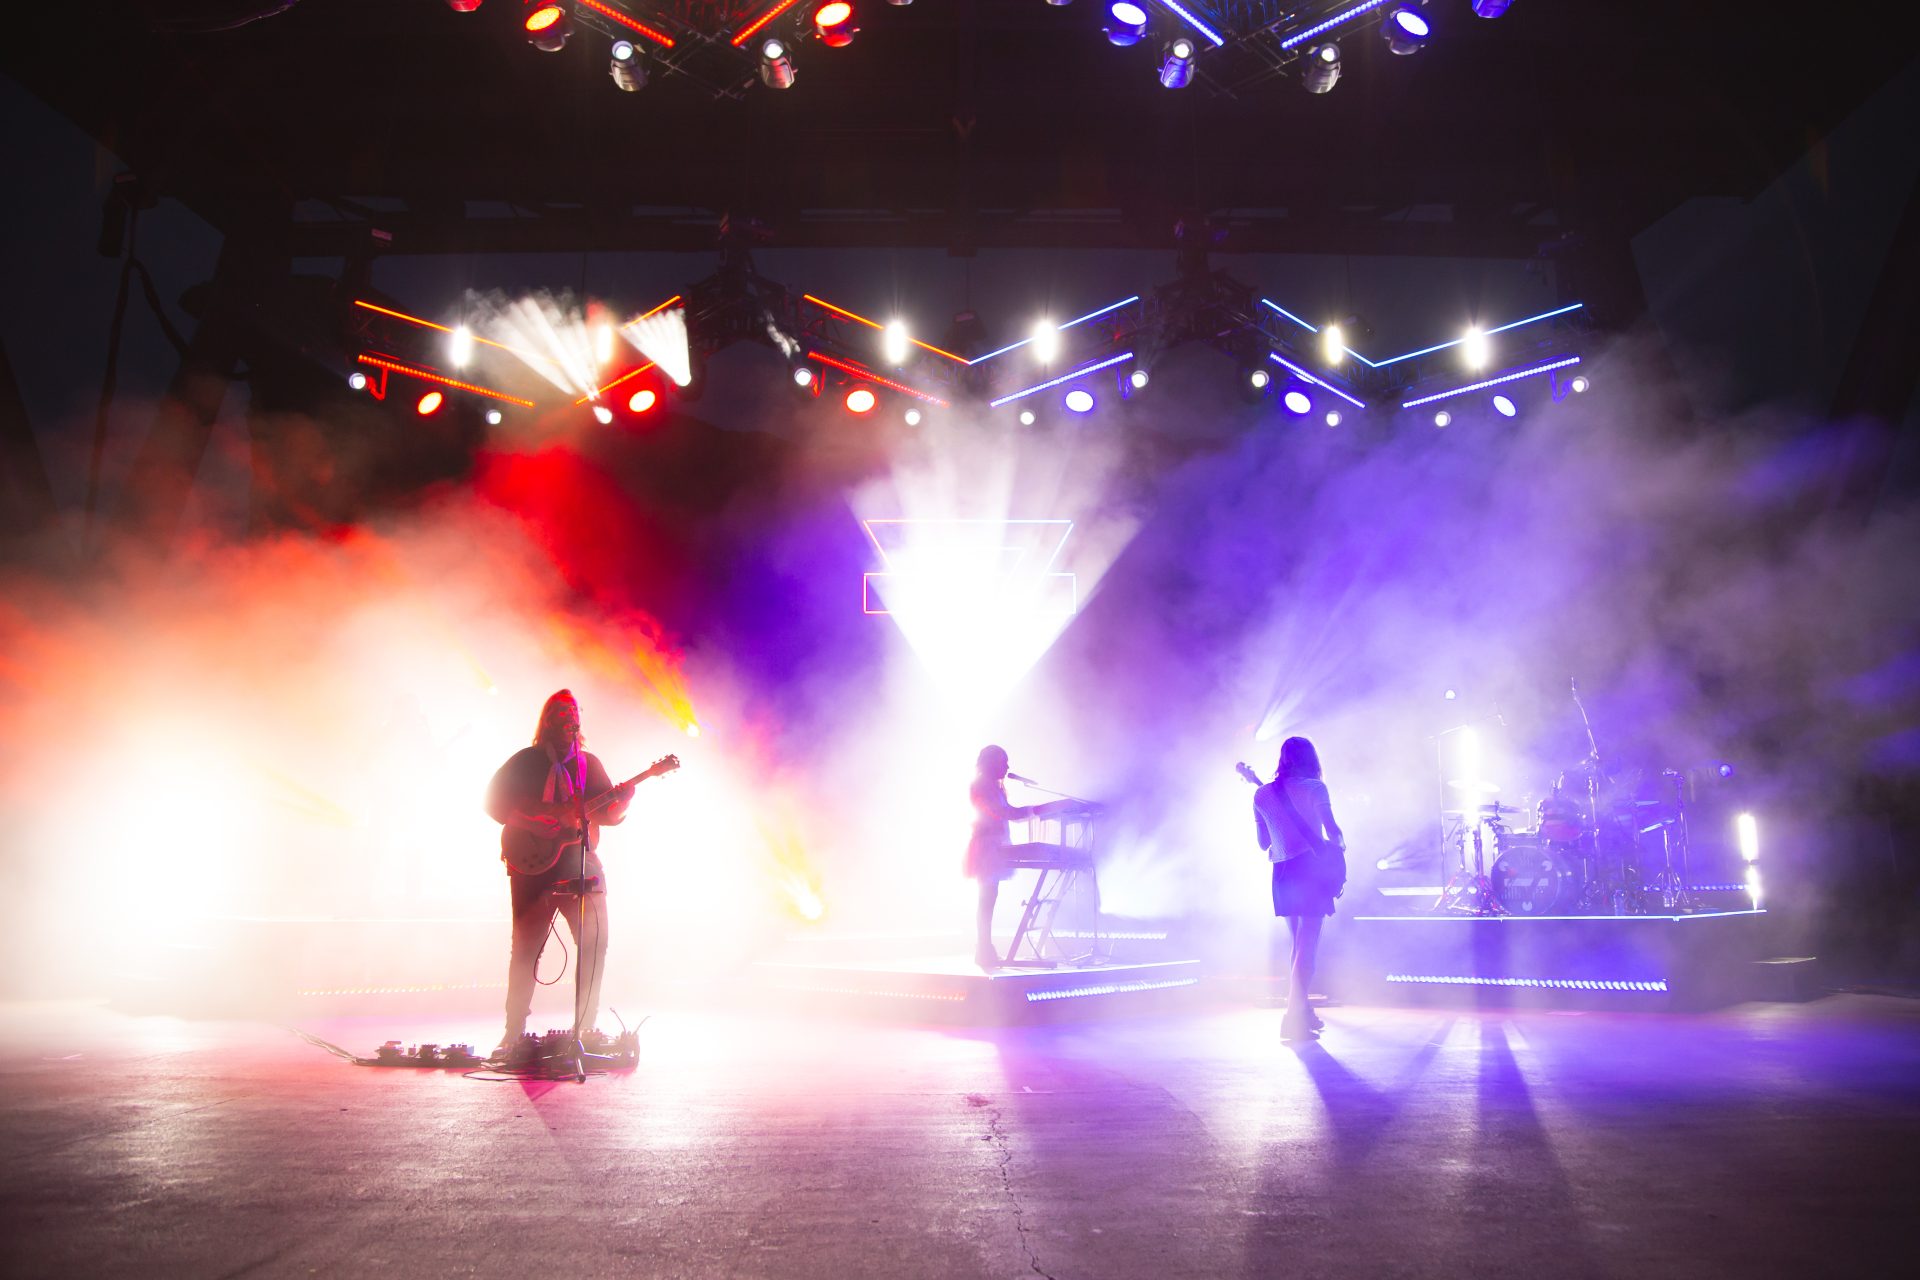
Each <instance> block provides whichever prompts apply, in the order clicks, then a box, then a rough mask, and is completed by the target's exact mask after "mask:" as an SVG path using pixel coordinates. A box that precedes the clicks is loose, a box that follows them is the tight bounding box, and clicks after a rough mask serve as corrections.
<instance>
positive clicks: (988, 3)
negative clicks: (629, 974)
mask: <svg viewBox="0 0 1920 1280" xmlns="http://www.w3.org/2000/svg"><path fill="white" fill-rule="evenodd" d="M681 2H682V6H683V7H682V8H681V9H680V10H679V11H678V18H679V19H680V20H682V21H685V22H690V23H693V24H695V25H698V24H699V23H701V22H703V21H704V22H706V23H707V24H708V25H709V27H710V29H712V30H714V31H718V30H720V29H721V26H722V24H725V23H727V22H728V21H729V19H728V15H727V14H726V13H725V12H724V11H725V9H726V7H727V6H726V4H725V3H724V0H681ZM696 4H704V8H695V7H687V6H690V5H696ZM629 7H630V8H631V9H632V10H633V11H634V12H639V13H645V12H647V11H648V8H649V6H648V5H646V4H642V3H639V2H638V0H634V2H633V3H631V4H630V5H629ZM736 7H737V8H739V9H740V10H742V11H743V12H745V13H753V12H756V11H757V10H758V9H760V8H764V7H765V3H764V0H762V3H758V4H756V3H749V2H748V0H737V3H736ZM802 7H803V8H804V6H802ZM1195 7H1197V8H1200V9H1202V10H1204V11H1206V12H1208V13H1210V14H1212V15H1215V16H1217V17H1221V19H1222V23H1221V24H1222V25H1223V26H1224V27H1226V28H1227V30H1228V33H1229V35H1230V36H1231V35H1233V34H1234V33H1236V32H1237V33H1242V34H1244V33H1245V32H1247V31H1248V30H1250V29H1252V28H1253V27H1254V25H1255V24H1257V23H1258V21H1259V20H1260V19H1261V18H1263V17H1269V16H1270V17H1272V18H1273V19H1274V20H1286V19H1287V18H1288V16H1289V15H1293V17H1294V18H1295V19H1298V17H1299V15H1300V14H1301V13H1302V12H1303V11H1306V10H1311V9H1315V8H1327V7H1328V6H1326V5H1318V6H1316V5H1312V4H1305V3H1301V4H1293V5H1290V6H1289V5H1276V4H1273V3H1262V2H1260V0H1213V2H1212V3H1211V4H1206V5H1199V6H1195ZM1333 7H1335V8H1337V7H1338V6H1333ZM653 8H654V9H655V10H658V9H659V6H658V5H655V6H653ZM35 10H36V12H38V13H39V14H41V15H42V16H41V17H38V18H29V19H26V20H25V25H24V26H20V25H16V26H15V28H14V30H13V32H12V33H11V35H10V37H9V39H8V40H7V42H6V43H5V45H4V48H0V65H3V66H4V69H5V70H6V72H7V73H8V74H10V75H12V76H14V77H15V78H16V79H18V80H19V81H21V82H22V83H23V84H25V85H26V86H27V87H28V88H29V89H31V90H32V91H33V92H34V93H36V94H38V95H39V96H40V97H42V98H43V99H45V100H46V101H47V102H49V103H50V104H52V105H53V106H54V107H55V108H57V109H58V110H59V111H60V112H62V113H64V114H65V115H67V116H68V117H70V118H72V119H73V120H74V121H76V122H77V123H78V124H79V125H80V126H81V127H82V128H84V129H85V130H86V131H87V132H88V133H90V134H91V135H93V136H94V137H96V138H98V139H99V140H100V141H102V142H103V143H105V144H106V145H108V146H109V147H111V148H112V149H113V150H114V151H115V152H116V153H117V154H118V155H119V156H120V157H121V158H122V159H124V160H125V162H126V163H127V164H128V165H129V166H130V167H131V168H132V169H134V170H135V171H136V172H137V173H139V174H140V176H141V178H142V179H143V181H145V182H147V183H149V184H150V185H151V187H152V188H153V189H155V190H157V191H158V192H160V193H162V194H167V195H173V196H177V197H178V198H180V199H182V200H184V201H185V202H187V203H188V204H189V205H191V206H192V207H194V208H195V209H196V210H198V211H199V212H200V213H202V214H203V215H204V216H206V217H207V218H208V219H209V220H211V221H212V222H214V223H215V224H216V225H218V226H220V227H222V228H223V229H226V230H232V229H234V228H235V227H238V226H253V227H286V226H290V227H291V233H290V234H291V235H292V236H293V240H292V243H291V244H290V246H289V247H290V248H292V250H293V251H294V252H296V253H325V252H339V251H341V250H342V249H343V248H345V249H351V247H352V242H353V241H354V240H355V239H356V238H360V239H364V238H365V236H366V234H367V230H368V224H369V223H371V224H374V225H377V226H379V227H380V228H382V229H383V230H385V231H388V232H391V233H392V234H393V235H394V242H393V247H394V248H395V249H396V250H401V251H407V250H412V251H450V250H474V251H479V250H499V249H534V248H556V249H578V248H602V249H620V248H631V249H642V248H696V247H704V246H706V245H708V244H710V243H711V241H712V227H713V223H714V219H715V215H716V214H718V213H720V212H723V211H729V210H731V211H746V212H751V213H753V214H754V215H755V216H758V217H760V218H762V219H764V220H765V221H766V222H767V223H768V225H769V226H770V227H771V228H772V230H773V233H774V235H775V237H776V239H777V241H778V242H779V243H784V244H799V245H804V244H816V245H839V244H847V245H872V246H885V245H933V246H944V247H947V248H949V249H952V250H955V251H958V252H967V251H970V250H971V249H974V248H985V247H993V246H1002V245H1044V246H1061V247H1075V246H1097V245H1108V246H1147V247H1151V246H1159V245H1164V244H1166V243H1167V242H1168V231H1169V228H1170V227H1171V225H1172V221H1173V219H1174V218H1175V217H1176V216H1178V215H1179V214H1180V213H1181V212H1183V211H1188V210H1204V211H1207V212H1208V213H1209V214H1211V215H1212V216H1213V217H1214V218H1215V219H1216V220H1217V221H1219V222H1223V223H1225V224H1227V225H1230V226H1232V227H1233V228H1234V232H1233V237H1232V239H1231V240H1230V241H1229V243H1228V245H1227V246H1226V247H1227V248H1229V249H1240V250H1255V249H1264V250H1281V251H1300V252H1314V251H1326V252H1346V253H1355V252H1361V253H1364V252H1381V253H1444V254H1462V255H1501V256H1508V255H1512V256H1526V255H1529V254H1531V253H1533V252H1535V251H1537V250H1538V248H1539V247H1540V246H1541V245H1542V244H1543V243H1547V242H1551V241H1553V240H1554V239H1555V238H1557V237H1559V236H1562V235H1565V234H1568V233H1579V234H1582V235H1588V236H1610V237H1616V238H1618V237H1623V236H1625V235H1628V234H1631V233H1632V232H1633V231H1635V230H1638V229H1639V228H1640V227H1642V226H1644V225H1646V224H1647V223H1648V222H1649V221H1651V220H1652V219H1654V218H1656V217H1658V216H1660V215H1661V214H1662V213H1664V212H1666V211H1667V210H1668V209H1670V208H1672V207H1673V206H1674V205H1675V204H1676V203H1678V202H1679V201H1681V200H1683V199H1685V198H1687V197H1689V196H1695V195H1715V194H1718V195H1749V194H1752V193H1754V192H1755V191H1757V190H1758V189H1760V188H1761V187H1762V186H1763V185H1764V184H1765V183H1767V182H1768V181H1769V180H1770V179H1771V178H1772V177H1773V176H1775V175H1776V174H1777V173H1778V172H1779V171H1780V170H1781V169H1782V168H1784V167H1785V166H1786V165H1788V164H1790V163H1791V162H1792V161H1793V160H1794V159H1795V158H1797V157H1798V156H1799V155H1801V154H1803V153H1804V152H1805V150H1806V149H1807V147H1808V146H1809V144H1810V143H1812V142H1813V141H1814V140H1816V139H1817V137H1818V136H1819V135H1820V134H1822V133H1823V132H1824V131H1826V130H1828V129H1830V128H1832V127H1833V126H1834V125H1835V124H1836V123H1838V122H1839V121H1840V120H1842V119H1843V118H1844V117H1845V116H1846V115H1847V114H1848V113H1849V112H1850V111H1851V110H1853V109H1854V108H1855V107H1856V106H1858V105H1859V104H1860V102H1862V101H1863V100H1864V99H1865V98H1866V97H1867V96H1868V95H1869V94H1871V93H1872V91H1873V90H1874V89H1875V88H1876V87H1878V86H1879V85H1880V84H1882V83H1883V82H1884V81H1885V80H1886V79H1887V78H1888V77H1889V76H1891V75H1892V74H1893V73H1894V72H1895V71H1897V70H1898V69H1899V68H1900V67H1901V66H1902V65H1903V64H1904V63H1905V62H1906V61H1907V59H1908V57H1909V54H1908V52H1907V50H1906V49H1905V47H1904V45H1903V43H1902V42H1901V41H1899V40H1897V39H1893V38H1881V37H1882V35H1883V34H1884V33H1886V32H1888V31H1889V30H1890V28H1889V27H1888V26H1887V25H1886V24H1887V23H1888V22H1890V21H1892V19H1893V17H1894V16H1895V15H1898V14H1901V13H1903V12H1906V11H1907V6H1905V5H1894V4H1873V5H1854V6H1847V5H1830V6H1827V7H1825V8H1824V9H1823V10H1821V11H1820V13H1819V14H1818V15H1815V16H1817V17H1819V18H1821V19H1823V21H1822V23H1821V26H1820V28H1818V29H1816V28H1813V27H1808V26H1801V27H1792V26H1788V25H1786V24H1784V23H1781V22H1778V21H1769V20H1761V19H1760V15H1762V14H1763V13H1765V12H1768V11H1767V10H1764V9H1762V8H1759V7H1755V6H1751V5H1736V4H1732V3H1727V2H1726V0H1688V2H1687V3H1683V4H1661V5H1645V4H1629V3H1617V2H1614V0H1587V2H1584V3H1575V2H1573V0H1515V3H1514V4H1513V6H1512V9H1511V11H1510V12H1509V13H1507V15H1506V16H1505V17H1503V18H1500V19H1498V20H1495V21H1486V20H1481V19H1477V18H1475V17H1474V16H1473V14H1472V12H1471V10H1470V7H1469V3H1468V0H1434V2H1433V4H1432V5H1431V7H1430V8H1429V9H1428V11H1427V12H1428V13H1429V14H1430V15H1431V16H1432V18H1433V20H1434V23H1435V26H1436V28H1437V35H1438V38H1437V39H1436V40H1435V42H1434V44H1433V45H1432V47H1430V48H1428V49H1427V50H1425V51H1424V52H1422V53H1420V54H1418V55H1416V56H1413V57H1394V56H1392V55H1391V54H1390V53H1389V52H1388V51H1387V49H1386V48H1385V45H1384V43H1383V42H1382V41H1381V40H1380V39H1379V36H1378V32H1377V31H1375V30H1368V31H1366V32H1365V33H1364V34H1363V35H1362V34H1350V35H1349V37H1348V38H1347V39H1346V40H1345V41H1344V44H1345V46H1346V50H1347V52H1346V58H1345V75H1344V78H1343V79H1342V81H1341V83H1340V84H1339V85H1338V87H1337V88H1336V89H1335V90H1334V91H1333V92H1331V93H1328V94H1325V95H1322V96H1315V95H1310V94H1308V93H1306V92H1304V91H1303V89H1302V88H1301V86H1300V84H1299V83H1298V80H1297V78H1295V77H1293V76H1291V75H1290V74H1282V75H1275V74H1272V73H1270V72H1264V71H1261V70H1260V64H1258V63H1257V62H1256V63H1250V62H1249V60H1248V58H1247V57H1246V56H1245V53H1246V49H1245V47H1244V46H1242V47H1238V48H1236V42H1235V41H1231V40H1230V43H1229V47H1228V48H1226V49H1222V50H1208V51H1206V52H1205V53H1203V56H1202V57H1201V59H1200V64H1199V66H1200V71H1201V75H1200V77H1199V78H1198V79H1197V80H1196V81H1195V83H1194V84H1193V85H1192V86H1190V87H1189V88H1187V89H1184V90H1178V91H1169V90H1165V89H1162V88H1161V87H1160V86H1159V84H1158V83H1157V81H1156V78H1155V74H1154V71H1155V67H1156V65H1157V62H1158V57H1159V54H1158V46H1157V43H1156V42H1154V41H1151V40H1150V41H1149V42H1148V43H1147V44H1144V45H1141V46H1137V47H1135V48H1132V49H1117V48H1113V47H1110V46H1109V45H1108V44H1107V43H1106V41H1105V40H1104V39H1103V38H1102V36H1101V34H1100V32H1099V26H1100V22H1101V20H1102V17H1103V15H1104V7H1103V6H1102V5H1100V4H1098V3H1096V0H1078V3H1075V4H1071V5H1065V6H1059V7H1056V6H1051V5H1048V4H1045V3H1042V0H919V3H916V4H912V5H910V6H905V7H894V6H891V5H887V4H881V3H878V0H865V3H864V5H863V9H862V13H861V18H860V20H861V25H862V27H863V33H862V34H861V35H860V37H859V38H858V39H857V40H856V41H855V42H854V43H853V44H852V45H851V46H849V47H847V48H844V49H827V48H825V47H822V46H821V45H819V44H818V43H811V42H810V43H808V44H806V45H804V46H803V47H802V48H801V50H800V75H799V79H798V83H797V84H796V86H795V87H794V88H793V89H792V90H790V91H787V92H775V91H771V90H768V89H766V88H764V87H762V86H760V85H759V84H758V83H757V81H754V79H753V75H752V66H753V64H752V63H751V62H750V61H748V60H746V59H745V58H744V57H742V58H740V59H739V61H738V62H737V68H738V75H737V77H736V79H735V81H734V83H732V84H720V85H718V86H716V85H715V83H714V80H713V77H712V76H711V75H705V76H704V77H703V79H704V80H705V82H704V83H701V82H696V80H695V79H694V78H693V77H691V76H689V75H675V74H665V73H659V72H656V74H655V75H654V77H653V82H652V83H651V84H650V85H649V86H648V87H647V88H645V89H644V90H643V91H642V92H639V93H636V94H623V93H620V92H618V91H616V89H615V88H614V86H613V84H612V82H611V81H610V79H609V77H608V75H607V71H606V66H607V48H608V41H607V39H606V38H605V37H604V36H602V35H600V34H598V33H597V32H594V31H591V30H586V29H579V30H576V32H575V35H574V38H573V39H572V41H571V42H570V43H569V44H568V46H567V47H566V48H565V49H563V50H562V51H560V52H559V53H556V54H543V53H540V52H538V51H536V50H534V49H532V48H531V47H529V46H528V45H527V44H526V42H525V41H524V40H523V39H522V37H521V35H520V32H519V29H518V23H519V19H520V5H519V4H518V3H515V2H514V0H488V2H487V3H485V4H484V5H483V6H482V7H481V8H480V9H479V10H478V11H477V12H474V13H457V12H454V11H452V10H451V9H449V7H448V6H447V4H446V3H445V0H305V2H304V3H290V0H277V2H276V0H152V2H150V3H145V4H125V5H112V4H100V3H85V2H84V0H82V2H77V3H70V4H64V5H58V6H54V5H41V6H36V7H35ZM800 12H801V9H800V8H796V10H795V11H794V13H795V18H796V19H797V18H798V15H799V14H800ZM249 13H252V14H258V15H260V16H259V18H258V20H256V21H251V22H248V23H245V24H244V25H239V26H235V27H233V28H231V29H226V30H196V29H194V28H195V27H203V26H208V25H220V22H219V20H220V19H223V18H230V17H235V16H248V15H249ZM55 18H58V19H59V21H58V23H57V25H53V19H55ZM209 19H212V20H213V21H209ZM1805 20H1806V14H1805V13H1802V14H1801V16H1800V21H1803V22H1804V21H1805ZM11 21H14V22H15V23H16V24H17V23H19V22H20V21H21V20H20V19H12V20H11ZM731 21H732V23H733V25H734V27H736V28H737V26H738V22H739V19H738V18H737V17H736V18H734V19H732V20H731ZM1177 27H1178V23H1177V22H1176V21H1175V19H1173V17H1172V16H1171V15H1170V14H1167V13H1166V12H1165V11H1162V10H1156V30H1157V31H1159V32H1162V33H1170V32H1171V31H1173V30H1175V29H1176V28H1177ZM1841 32H1851V33H1853V36H1854V37H1855V38H1852V39H1849V40H1848V41H1847V47H1846V49H1845V52H1844V54H1842V55H1839V56H1816V54H1815V52H1814V51H1813V46H1814V44H1815V43H1816V42H1829V41H1830V40H1832V39H1833V38H1834V35H1833V33H1841ZM709 52H710V53H713V54H715V55H718V54H719V53H720V52H721V50H720V49H719V47H718V46H715V47H713V48H711V49H710V50H709ZM1236 58H1237V59H1238V61H1236V60H1235V59H1236ZM689 65H692V64H689ZM700 65H701V66H703V67H707V68H710V67H711V66H713V65H722V66H725V65H726V64H724V63H721V64H715V63H713V62H712V60H711V59H709V60H708V61H707V62H706V63H703V64H700ZM1250 66H1251V67H1253V70H1252V71H1250V70H1249V67H1250ZM716 87H718V88H720V89H722V90H727V91H731V90H733V89H736V88H737V89H739V90H740V91H739V92H737V93H732V92H723V93H722V94H721V95H719V96H716V94H715V92H714V90H715V88H716Z"/></svg>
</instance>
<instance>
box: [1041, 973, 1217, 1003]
mask: <svg viewBox="0 0 1920 1280" xmlns="http://www.w3.org/2000/svg"><path fill="white" fill-rule="evenodd" d="M1199 981H1200V979H1198V978H1163V979H1161V980H1160V981H1158V982H1104V983H1101V984H1100V985H1099V986H1095V987H1056V988H1054V989H1053V990H1051V991H1029V992H1027V1003H1028V1004H1040V1003H1042V1002H1044V1001H1047V1000H1073V999H1077V998H1079V997H1081V996H1117V995H1121V994H1124V993H1125V992H1128V991H1164V990H1166V989H1167V988H1168V987H1191V986H1193V985H1194V984H1196V983H1197V982H1199Z"/></svg>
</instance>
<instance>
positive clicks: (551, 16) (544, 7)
mask: <svg viewBox="0 0 1920 1280" xmlns="http://www.w3.org/2000/svg"><path fill="white" fill-rule="evenodd" d="M521 25H522V26H523V27H525V29H526V33H527V43H528V44H530V45H532V46H533V47H534V48H536V49H538V50H539V51H540V52H542V53H558V52H560V50H562V49H564V48H566V45H567V37H568V36H570V35H572V34H573V19H572V18H571V17H569V16H568V15H567V7H566V6H565V5H560V4H545V3H542V2H541V0H527V16H526V19H525V20H524V21H523V22H522V24H521Z"/></svg>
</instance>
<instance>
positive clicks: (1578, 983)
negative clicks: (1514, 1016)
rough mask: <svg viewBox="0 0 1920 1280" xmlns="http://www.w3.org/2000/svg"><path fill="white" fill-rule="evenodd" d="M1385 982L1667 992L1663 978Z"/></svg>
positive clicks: (1431, 977)
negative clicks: (1638, 979) (1637, 979)
mask: <svg viewBox="0 0 1920 1280" xmlns="http://www.w3.org/2000/svg"><path fill="white" fill-rule="evenodd" d="M1387 981H1388V982H1404V983H1412V984H1416V985H1422V986H1440V987H1528V988H1538V989H1542V990H1549V991H1667V990H1670V988H1669V987H1668V986H1667V980H1666V979H1665V978H1651V979H1647V980H1645V981H1634V980H1632V979H1626V978H1475V977H1469V976H1465V975H1452V974H1445V975H1440V974H1415V973H1390V974H1388V975H1387Z"/></svg>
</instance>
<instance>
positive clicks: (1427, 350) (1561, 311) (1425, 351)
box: [1348, 302, 1587, 369]
mask: <svg viewBox="0 0 1920 1280" xmlns="http://www.w3.org/2000/svg"><path fill="white" fill-rule="evenodd" d="M1586 305H1587V304H1586V303H1584V302H1575V303H1572V304H1570V305H1568V306H1564V307H1560V308H1558V309H1556V310H1553V311H1542V312H1541V313H1540V314H1539V315H1537V316H1528V317H1527V318H1526V319H1525V320H1515V321H1513V322H1512V323H1510V324H1503V325H1501V326H1499V327H1498V328H1495V329H1488V330H1487V331H1486V332H1485V333H1483V334H1481V335H1480V336H1481V337H1483V338H1490V337H1492V336H1493V335H1494V334H1496V333H1505V332H1506V331H1507V330H1509V329H1518V328H1520V327H1521V326H1522V325H1529V324H1532V323H1533V322H1534V321H1536V320H1551V319H1552V318H1553V317H1554V316H1563V315H1565V314H1567V312H1569V311H1578V310H1579V309H1580V308H1581V307H1584V306H1586ZM1465 341H1466V338H1465V337H1464V336H1462V337H1458V338H1455V339H1454V340H1453V341H1452V342H1441V343H1437V344H1435V345H1434V346H1431V347H1422V348H1420V349H1419V350H1418V351H1409V352H1407V353H1406V354H1405V355H1398V356H1393V357H1391V358H1389V359H1386V360H1381V361H1379V362H1378V363H1376V362H1374V361H1372V360H1368V359H1367V358H1366V357H1365V356H1363V355H1361V354H1360V353H1359V352H1358V351H1354V350H1353V349H1352V348H1351V347H1349V348H1348V352H1349V354H1351V355H1352V356H1353V357H1354V358H1355V359H1357V360H1359V361H1361V362H1362V363H1363V364H1366V365H1367V366H1369V367H1370V368H1374V369H1384V368H1386V367H1387V366H1388V365H1390V364H1399V363H1400V362H1401V361H1402V360H1412V359H1414V358H1416V357H1418V356H1430V355H1432V354H1433V353H1434V352H1436V351H1445V350H1446V349H1447V348H1448V347H1457V346H1459V345H1460V344H1461V343H1463V342H1465Z"/></svg>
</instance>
